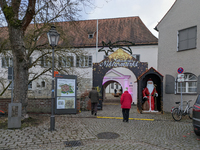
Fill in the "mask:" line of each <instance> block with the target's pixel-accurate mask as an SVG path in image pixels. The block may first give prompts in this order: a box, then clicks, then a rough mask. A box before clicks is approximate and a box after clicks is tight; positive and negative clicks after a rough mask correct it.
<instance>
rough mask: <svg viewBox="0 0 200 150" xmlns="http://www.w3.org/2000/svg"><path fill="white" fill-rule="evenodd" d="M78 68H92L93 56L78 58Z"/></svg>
mask: <svg viewBox="0 0 200 150" xmlns="http://www.w3.org/2000/svg"><path fill="white" fill-rule="evenodd" d="M76 67H92V56H77V58H76Z"/></svg>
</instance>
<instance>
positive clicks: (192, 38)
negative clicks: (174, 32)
mask: <svg viewBox="0 0 200 150" xmlns="http://www.w3.org/2000/svg"><path fill="white" fill-rule="evenodd" d="M196 39H197V27H196V26H195V27H191V28H187V29H184V30H180V31H179V32H178V51H182V50H187V49H193V48H196Z"/></svg>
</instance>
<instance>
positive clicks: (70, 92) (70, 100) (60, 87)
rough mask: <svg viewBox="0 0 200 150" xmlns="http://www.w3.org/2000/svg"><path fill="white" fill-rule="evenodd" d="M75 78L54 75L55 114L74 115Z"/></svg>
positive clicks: (75, 105) (75, 106)
mask: <svg viewBox="0 0 200 150" xmlns="http://www.w3.org/2000/svg"><path fill="white" fill-rule="evenodd" d="M76 85H77V76H74V75H60V74H58V75H56V86H55V87H56V89H55V114H76V112H77V111H76V109H77V104H76V98H77V88H76Z"/></svg>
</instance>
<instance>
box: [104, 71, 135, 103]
mask: <svg viewBox="0 0 200 150" xmlns="http://www.w3.org/2000/svg"><path fill="white" fill-rule="evenodd" d="M136 81H137V79H136V76H135V74H134V73H133V72H132V71H131V70H129V69H127V68H123V67H118V68H113V69H111V70H109V71H108V72H107V73H106V74H105V76H104V78H103V84H102V87H103V90H102V91H103V101H104V100H105V99H106V98H108V96H107V97H106V95H110V94H107V93H113V96H116V97H117V96H120V95H121V93H123V92H124V90H125V89H126V88H128V91H129V93H130V94H131V96H132V98H133V102H134V104H136V103H137V82H136ZM110 83H118V84H119V86H115V85H113V86H110V87H108V85H109V84H110ZM106 87H107V91H106ZM116 87H117V88H116ZM108 88H109V89H108ZM115 89H116V90H117V94H116V95H114V90H115ZM111 98H112V97H111Z"/></svg>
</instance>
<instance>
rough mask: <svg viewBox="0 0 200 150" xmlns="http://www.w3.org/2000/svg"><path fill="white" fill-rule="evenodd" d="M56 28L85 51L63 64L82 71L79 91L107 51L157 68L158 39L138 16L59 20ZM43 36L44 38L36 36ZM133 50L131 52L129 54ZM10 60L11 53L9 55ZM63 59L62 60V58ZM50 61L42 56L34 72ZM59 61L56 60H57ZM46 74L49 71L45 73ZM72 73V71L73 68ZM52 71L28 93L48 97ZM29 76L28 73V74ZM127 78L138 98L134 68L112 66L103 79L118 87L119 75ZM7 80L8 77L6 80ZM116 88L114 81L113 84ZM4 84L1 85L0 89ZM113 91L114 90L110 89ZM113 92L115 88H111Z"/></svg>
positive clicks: (89, 81) (3, 66)
mask: <svg viewBox="0 0 200 150" xmlns="http://www.w3.org/2000/svg"><path fill="white" fill-rule="evenodd" d="M56 26H57V29H59V30H58V32H59V31H61V29H62V32H63V33H66V35H67V36H68V43H70V46H71V47H73V48H74V49H76V50H79V51H84V52H86V53H87V55H84V56H77V55H76V56H75V55H69V54H67V56H66V59H68V60H70V63H66V61H63V62H64V63H65V67H71V68H73V69H74V70H75V71H76V72H79V73H81V74H82V80H81V81H80V82H79V83H80V84H79V85H78V86H79V88H78V92H79V94H81V93H83V92H84V91H86V90H90V89H91V87H92V85H93V83H92V78H93V69H92V65H93V63H98V62H101V61H102V60H103V59H104V58H105V56H106V53H108V55H110V54H112V53H113V52H114V51H116V50H117V49H119V48H122V49H123V50H124V51H125V52H127V53H129V54H130V55H131V56H133V57H134V58H136V59H137V61H140V62H147V63H148V68H150V67H153V68H155V69H157V60H158V56H157V54H158V46H157V45H158V39H157V38H156V37H155V36H154V35H153V34H152V33H151V32H150V31H149V30H148V29H147V27H146V26H145V25H144V23H143V22H142V21H141V19H140V18H139V17H125V18H113V19H100V20H85V21H77V22H76V23H75V25H71V22H60V23H57V24H56ZM39 40H40V41H42V40H46V39H45V38H41V39H39ZM64 44H65V41H64V40H60V41H59V45H61V46H62V45H64ZM131 53H132V54H131ZM36 58H37V54H36V53H33V54H32V61H34V59H36ZM8 59H9V60H10V61H11V57H10V58H8ZM62 60H64V59H63V58H62ZM49 65H50V64H48V63H47V62H46V61H45V57H44V58H43V59H42V60H41V66H40V67H37V68H35V67H33V68H31V70H32V71H33V72H37V71H42V70H43V69H44V68H48V66H49ZM57 65H58V64H57ZM8 66H9V64H5V61H4V58H3V57H2V58H1V66H0V67H1V77H3V78H5V80H4V81H6V80H7V67H8ZM47 74H48V73H47ZM72 74H75V72H74V73H73V72H72ZM50 75H51V73H49V76H48V75H45V76H44V75H43V76H41V77H40V78H38V79H36V80H34V81H33V82H32V83H31V85H30V88H29V97H32V98H39V97H51V90H50V89H51V76H50ZM30 77H31V76H30ZM122 77H123V78H127V79H128V83H129V84H131V86H133V88H132V89H133V91H131V92H132V94H133V95H134V97H133V98H134V102H135V103H136V102H137V94H136V93H137V82H135V81H136V80H137V79H136V76H135V75H134V73H133V72H131V71H130V70H128V69H126V68H115V69H112V70H110V71H108V72H107V74H106V76H105V80H107V81H110V82H109V83H111V84H113V83H120V84H119V85H118V88H119V89H120V87H121V86H122V85H121V84H122V83H121V81H120V78H122ZM7 82H8V81H7ZM114 85H115V87H114V88H116V84H114ZM2 90H3V87H1V91H2ZM109 92H111V93H112V92H113V91H109ZM113 93H114V92H113ZM3 97H10V90H7V91H6V93H5V94H4V95H3Z"/></svg>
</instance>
